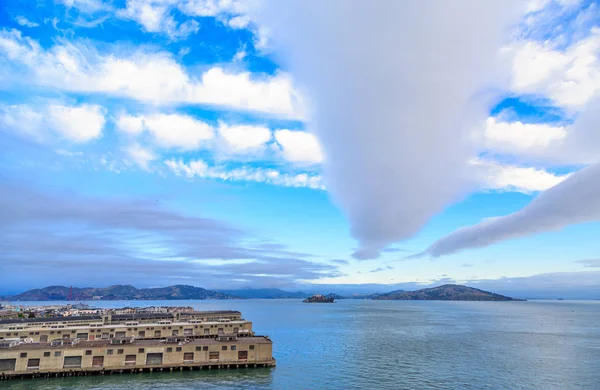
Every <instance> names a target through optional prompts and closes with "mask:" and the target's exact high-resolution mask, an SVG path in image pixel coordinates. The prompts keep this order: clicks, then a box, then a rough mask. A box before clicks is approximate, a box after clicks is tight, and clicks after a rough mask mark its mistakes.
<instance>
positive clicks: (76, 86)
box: [0, 30, 303, 118]
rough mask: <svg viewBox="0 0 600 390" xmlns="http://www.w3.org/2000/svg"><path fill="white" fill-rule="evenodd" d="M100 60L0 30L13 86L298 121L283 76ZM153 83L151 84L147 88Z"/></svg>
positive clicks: (162, 56) (297, 107)
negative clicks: (215, 108)
mask: <svg viewBox="0 0 600 390" xmlns="http://www.w3.org/2000/svg"><path fill="white" fill-rule="evenodd" d="M114 50H115V52H114V53H111V54H100V53H99V52H98V51H96V50H95V49H94V48H93V47H90V46H89V45H83V44H81V43H70V42H68V41H65V40H61V41H60V42H59V43H58V44H56V45H55V46H53V47H51V48H50V49H48V50H45V49H44V48H42V47H41V46H40V45H39V43H38V42H37V41H34V40H32V39H30V38H27V37H23V36H22V35H21V33H20V32H19V31H16V30H10V31H7V30H0V58H1V57H5V58H6V59H8V61H5V63H4V64H1V63H0V70H2V72H3V73H4V74H5V77H8V76H10V79H11V80H13V82H15V83H17V82H19V80H22V82H25V81H27V83H28V84H29V85H31V84H34V85H41V86H46V87H49V88H52V89H54V90H63V91H74V92H87V93H106V94H110V95H114V96H123V97H128V98H132V99H137V100H141V101H146V102H152V103H155V104H172V103H188V104H207V105H217V106H225V107H231V108H235V109H241V110H249V111H259V112H264V113H269V114H273V115H278V116H283V117H290V118H300V117H302V116H303V109H302V105H301V99H300V97H299V95H298V94H297V92H296V91H295V90H294V88H293V86H292V81H291V79H290V77H289V76H288V75H287V74H285V73H279V74H276V75H274V76H266V75H255V74H251V73H249V72H240V73H231V72H227V71H225V70H224V69H222V68H219V67H213V68H211V69H209V70H207V71H205V72H203V73H201V74H190V73H188V72H187V70H186V69H184V68H183V67H182V66H181V65H180V64H179V63H177V62H176V61H175V60H174V58H173V57H172V56H171V55H170V54H168V53H164V52H154V53H150V52H144V51H141V49H140V51H136V52H133V53H132V52H130V51H128V52H124V51H122V50H120V49H119V48H118V47H115V48H114ZM149 80H152V82H149Z"/></svg>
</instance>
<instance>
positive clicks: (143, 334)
mask: <svg viewBox="0 0 600 390" xmlns="http://www.w3.org/2000/svg"><path fill="white" fill-rule="evenodd" d="M138 336H139V337H146V332H144V331H143V330H140V331H139V333H138Z"/></svg>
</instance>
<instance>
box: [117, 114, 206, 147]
mask: <svg viewBox="0 0 600 390" xmlns="http://www.w3.org/2000/svg"><path fill="white" fill-rule="evenodd" d="M117 127H118V128H119V129H121V130H122V131H125V132H127V133H129V134H140V133H142V132H143V131H147V132H148V133H150V134H151V135H152V137H153V139H154V141H155V143H156V144H157V145H159V146H162V147H164V148H178V149H182V150H194V149H198V148H200V147H202V146H206V142H207V141H210V140H211V139H212V138H213V137H214V131H213V128H212V127H211V126H210V125H208V124H206V123H204V122H202V121H199V120H197V119H194V118H192V117H191V116H188V115H180V114H152V115H141V116H130V115H121V116H120V117H119V118H118V119H117Z"/></svg>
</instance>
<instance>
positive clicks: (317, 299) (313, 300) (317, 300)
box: [302, 294, 335, 303]
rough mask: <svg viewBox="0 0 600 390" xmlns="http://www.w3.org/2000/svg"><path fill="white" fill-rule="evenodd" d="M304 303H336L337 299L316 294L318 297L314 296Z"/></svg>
mask: <svg viewBox="0 0 600 390" xmlns="http://www.w3.org/2000/svg"><path fill="white" fill-rule="evenodd" d="M302 302H304V303H334V302H335V299H334V298H333V297H328V296H325V295H320V294H316V295H313V296H312V297H308V298H306V299H305V300H303V301H302Z"/></svg>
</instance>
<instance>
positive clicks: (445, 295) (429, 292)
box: [372, 284, 519, 301]
mask: <svg viewBox="0 0 600 390" xmlns="http://www.w3.org/2000/svg"><path fill="white" fill-rule="evenodd" d="M372 299H377V300H406V301H408V300H420V301H518V300H519V299H514V298H510V297H506V296H504V295H500V294H494V293H491V292H488V291H483V290H479V289H477V288H472V287H467V286H460V285H457V284H445V285H443V286H438V287H432V288H424V289H422V290H417V291H402V290H398V291H392V292H389V293H386V294H376V295H374V296H373V298H372Z"/></svg>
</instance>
